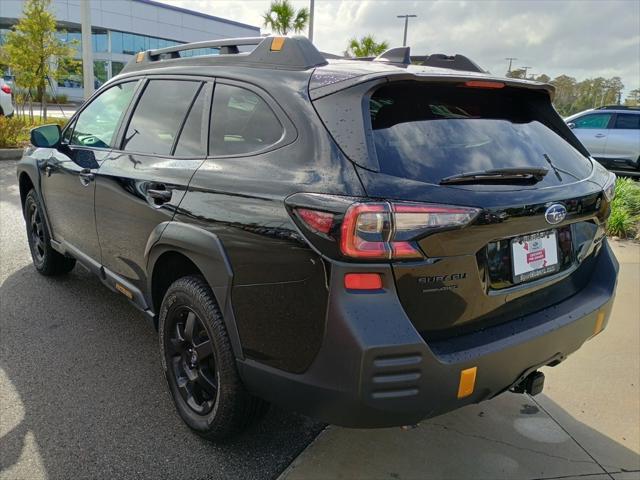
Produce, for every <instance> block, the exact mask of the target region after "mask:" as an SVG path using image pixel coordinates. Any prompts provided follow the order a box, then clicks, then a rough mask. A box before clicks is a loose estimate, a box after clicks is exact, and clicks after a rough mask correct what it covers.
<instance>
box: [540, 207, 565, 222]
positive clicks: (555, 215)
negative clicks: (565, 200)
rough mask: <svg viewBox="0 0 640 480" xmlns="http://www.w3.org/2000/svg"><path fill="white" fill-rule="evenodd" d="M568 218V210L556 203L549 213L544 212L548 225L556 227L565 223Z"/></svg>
mask: <svg viewBox="0 0 640 480" xmlns="http://www.w3.org/2000/svg"><path fill="white" fill-rule="evenodd" d="M566 216H567V208H566V207H565V206H564V205H560V204H559V203H554V204H553V205H551V206H550V207H549V208H547V211H546V212H544V218H545V220H546V221H547V223H549V224H551V225H556V224H558V223H560V222H561V221H563V220H564V219H565V217H566Z"/></svg>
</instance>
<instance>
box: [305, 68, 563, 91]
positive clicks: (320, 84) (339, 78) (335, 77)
mask: <svg viewBox="0 0 640 480" xmlns="http://www.w3.org/2000/svg"><path fill="white" fill-rule="evenodd" d="M336 66H337V64H336ZM364 66H365V64H364V63H363V67H364ZM331 67H332V64H329V65H327V66H326V67H321V68H316V69H315V71H314V72H313V75H312V76H311V81H310V82H309V96H310V97H311V100H317V99H319V98H322V97H325V96H327V95H332V94H334V93H337V92H339V91H340V90H344V89H346V88H350V87H353V86H355V85H358V84H361V83H366V82H374V83H375V81H378V82H379V83H385V82H395V81H403V80H409V81H418V82H433V83H435V82H438V83H464V82H474V81H482V82H497V83H504V85H505V86H507V87H515V88H524V89H528V90H537V91H542V92H546V93H547V94H548V95H549V98H550V99H551V100H553V98H554V97H555V91H556V89H555V87H554V86H553V85H551V84H548V83H540V82H534V81H531V80H521V79H517V78H504V77H494V76H492V75H489V74H486V73H474V72H467V71H455V70H453V71H452V70H450V69H440V68H433V67H424V66H420V65H410V66H407V67H405V68H396V67H394V66H393V65H388V64H382V65H379V66H377V65H375V64H374V62H368V65H366V67H367V68H366V69H363V70H359V69H353V70H349V69H345V70H343V69H339V70H338V69H336V70H334V69H332V68H331ZM376 67H379V68H376ZM380 67H383V68H380ZM367 70H368V71H367ZM376 70H377V71H376Z"/></svg>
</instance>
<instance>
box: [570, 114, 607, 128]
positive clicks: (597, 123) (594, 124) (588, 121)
mask: <svg viewBox="0 0 640 480" xmlns="http://www.w3.org/2000/svg"><path fill="white" fill-rule="evenodd" d="M609 120H611V114H610V113H592V114H590V115H585V116H584V117H580V118H577V119H576V120H574V122H573V123H574V125H575V128H607V125H608V124H609Z"/></svg>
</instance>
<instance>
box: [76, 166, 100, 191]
mask: <svg viewBox="0 0 640 480" xmlns="http://www.w3.org/2000/svg"><path fill="white" fill-rule="evenodd" d="M78 178H80V183H81V184H82V186H83V187H86V186H88V185H89V184H90V183H91V182H93V180H94V179H95V178H96V176H95V175H94V174H93V173H91V170H89V169H88V168H85V169H84V170H82V171H80V173H79V174H78Z"/></svg>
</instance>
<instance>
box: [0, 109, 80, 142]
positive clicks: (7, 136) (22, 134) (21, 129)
mask: <svg viewBox="0 0 640 480" xmlns="http://www.w3.org/2000/svg"><path fill="white" fill-rule="evenodd" d="M53 123H57V124H58V125H60V126H61V127H63V126H64V125H65V124H66V123H67V120H66V119H64V118H50V119H48V120H47V121H46V122H43V121H41V120H39V119H35V120H33V121H31V120H29V119H28V118H24V117H20V116H18V115H15V116H13V117H10V118H7V117H0V148H20V147H24V146H26V145H28V144H29V132H30V131H31V129H32V128H35V127H37V126H40V125H50V124H53Z"/></svg>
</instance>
